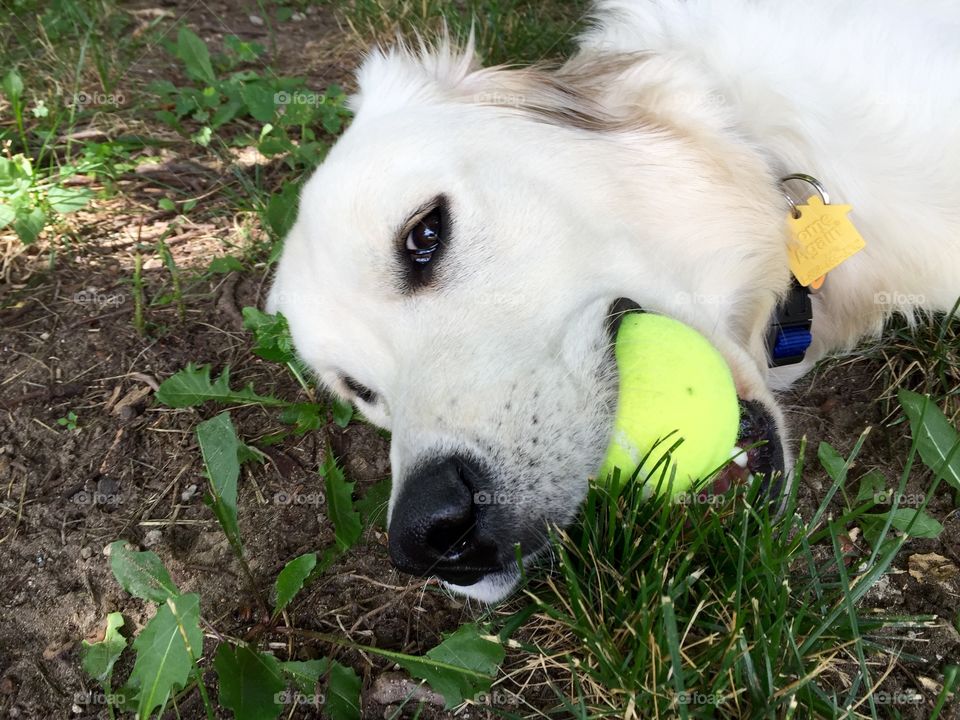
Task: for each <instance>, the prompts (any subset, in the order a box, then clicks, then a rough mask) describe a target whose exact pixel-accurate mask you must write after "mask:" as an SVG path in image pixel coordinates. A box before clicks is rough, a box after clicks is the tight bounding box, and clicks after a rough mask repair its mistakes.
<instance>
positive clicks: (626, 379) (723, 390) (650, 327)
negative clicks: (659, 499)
mask: <svg viewBox="0 0 960 720" xmlns="http://www.w3.org/2000/svg"><path fill="white" fill-rule="evenodd" d="M615 355H616V359H617V370H618V372H619V376H620V390H619V398H618V402H617V413H616V420H615V422H614V429H613V437H612V438H611V441H610V447H609V448H608V449H607V455H606V458H605V459H604V461H603V465H602V467H601V469H600V479H601V480H606V479H607V477H608V476H609V475H610V473H611V472H613V469H614V468H615V467H616V468H620V476H621V478H623V479H624V480H626V479H627V478H629V477H631V476H632V475H633V473H634V472H635V471H636V469H637V466H638V465H639V464H640V462H641V461H642V460H643V459H644V457H645V456H647V454H648V453H650V451H651V449H653V448H654V447H655V446H656V449H655V450H653V452H652V453H651V454H650V457H649V458H648V459H647V460H646V462H644V463H643V470H641V476H642V477H646V476H648V475H650V474H651V473H653V477H652V478H651V479H650V485H651V489H653V488H655V487H656V483H657V481H658V480H659V478H660V473H661V472H662V469H663V466H660V467H659V468H657V469H656V470H655V471H654V465H656V464H657V461H658V460H659V459H660V458H662V457H663V455H665V454H666V452H667V451H668V450H669V449H670V447H672V446H673V445H675V444H676V442H677V441H678V440H680V439H682V440H683V442H682V443H681V444H680V445H679V447H677V448H676V449H675V450H674V451H673V453H672V455H671V462H672V465H673V468H671V469H669V470H668V471H667V474H666V476H665V481H664V483H663V485H662V486H661V490H662V491H663V492H666V488H667V485H668V483H667V482H666V480H668V479H669V478H670V477H671V474H672V473H673V472H674V469H675V473H676V474H675V475H673V485H672V494H673V495H677V494H680V493H683V492H686V491H687V490H688V489H689V487H690V485H691V483H693V482H694V481H696V480H701V479H703V478H705V477H707V476H708V475H709V474H710V473H711V472H712V471H713V470H716V469H717V468H718V467H720V466H721V465H723V464H724V463H725V462H726V461H727V460H729V459H730V453H731V451H732V450H733V447H734V445H735V444H736V442H737V432H738V430H739V425H740V404H739V401H738V400H737V391H736V387H735V385H734V382H733V376H732V375H731V373H730V368H729V366H728V365H727V363H726V361H725V360H724V359H723V356H722V355H720V353H719V352H718V351H717V349H716V348H715V347H714V346H713V345H712V344H711V343H710V341H709V340H707V339H706V338H705V337H704V336H703V335H701V334H700V333H698V332H697V331H696V330H694V329H693V328H691V327H688V326H687V325H684V324H683V323H681V322H678V321H676V320H673V319H671V318H668V317H664V316H663V315H652V314H650V313H644V312H635V313H630V314H628V315H626V316H624V317H623V319H622V321H621V324H620V328H619V330H618V331H617V339H616V348H615ZM668 436H669V437H668ZM661 440H662V442H660V444H659V445H658V444H657V443H658V441H661Z"/></svg>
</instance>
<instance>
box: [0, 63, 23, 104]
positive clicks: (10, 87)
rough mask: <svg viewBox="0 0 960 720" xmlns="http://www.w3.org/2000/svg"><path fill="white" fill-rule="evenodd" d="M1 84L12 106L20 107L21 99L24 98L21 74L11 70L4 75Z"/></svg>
mask: <svg viewBox="0 0 960 720" xmlns="http://www.w3.org/2000/svg"><path fill="white" fill-rule="evenodd" d="M0 84H2V86H3V94H4V95H6V96H7V100H9V101H10V104H11V105H18V104H19V103H20V98H21V97H22V96H23V78H21V77H20V73H18V72H17V71H16V70H15V69H13V68H11V69H10V70H8V71H7V74H6V75H4V77H3V83H0Z"/></svg>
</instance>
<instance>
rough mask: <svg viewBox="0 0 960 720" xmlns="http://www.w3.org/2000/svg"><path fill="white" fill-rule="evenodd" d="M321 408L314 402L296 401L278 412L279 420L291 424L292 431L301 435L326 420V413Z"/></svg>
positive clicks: (316, 428) (314, 428)
mask: <svg viewBox="0 0 960 720" xmlns="http://www.w3.org/2000/svg"><path fill="white" fill-rule="evenodd" d="M323 409H324V408H323V407H321V406H320V405H317V404H316V403H296V404H295V405H291V406H290V407H286V408H284V409H283V410H282V411H281V412H280V422H284V423H288V424H290V425H293V426H294V428H293V431H294V432H295V433H296V434H297V435H303V434H304V433H306V432H310V431H311V430H319V429H320V428H321V427H323V424H324V422H326V413H325V412H323Z"/></svg>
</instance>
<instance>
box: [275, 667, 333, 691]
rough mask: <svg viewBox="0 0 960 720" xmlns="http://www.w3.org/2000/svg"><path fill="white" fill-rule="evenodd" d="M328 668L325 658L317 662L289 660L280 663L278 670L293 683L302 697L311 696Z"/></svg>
mask: <svg viewBox="0 0 960 720" xmlns="http://www.w3.org/2000/svg"><path fill="white" fill-rule="evenodd" d="M329 666H330V661H329V660H327V659H326V658H321V659H319V660H289V661H287V662H283V663H280V669H281V670H283V672H284V674H285V675H286V676H287V677H288V678H289V679H290V680H291V681H292V682H293V684H294V686H295V687H296V688H297V690H299V691H300V692H302V693H303V694H304V695H307V696H310V695H313V694H314V692H315V691H316V688H317V682H319V680H320V676H321V675H323V674H324V673H325V672H326V671H327V668H328V667H329Z"/></svg>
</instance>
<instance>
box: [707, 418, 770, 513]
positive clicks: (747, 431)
mask: <svg viewBox="0 0 960 720" xmlns="http://www.w3.org/2000/svg"><path fill="white" fill-rule="evenodd" d="M730 455H731V462H729V463H728V464H727V465H726V466H725V467H724V468H722V469H721V470H720V471H719V472H718V473H717V475H716V476H715V477H714V479H713V482H712V483H711V484H710V485H709V486H708V487H707V488H704V491H705V492H709V493H712V494H714V495H722V494H723V493H726V492H728V491H729V490H730V489H731V488H734V487H738V486H742V485H746V486H749V485H752V484H753V483H754V482H759V483H760V497H765V498H767V499H768V500H770V501H773V502H776V501H777V500H778V499H779V495H780V491H781V489H782V485H783V477H784V472H785V469H786V468H785V462H784V453H783V445H782V443H781V441H780V435H779V433H778V432H777V424H776V420H775V419H774V417H773V414H772V413H770V411H769V410H767V409H766V408H765V407H764V406H763V404H762V403H759V402H756V401H752V400H741V401H740V429H739V433H738V437H737V444H736V445H735V446H734V447H733V449H732V450H731V453H730Z"/></svg>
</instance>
